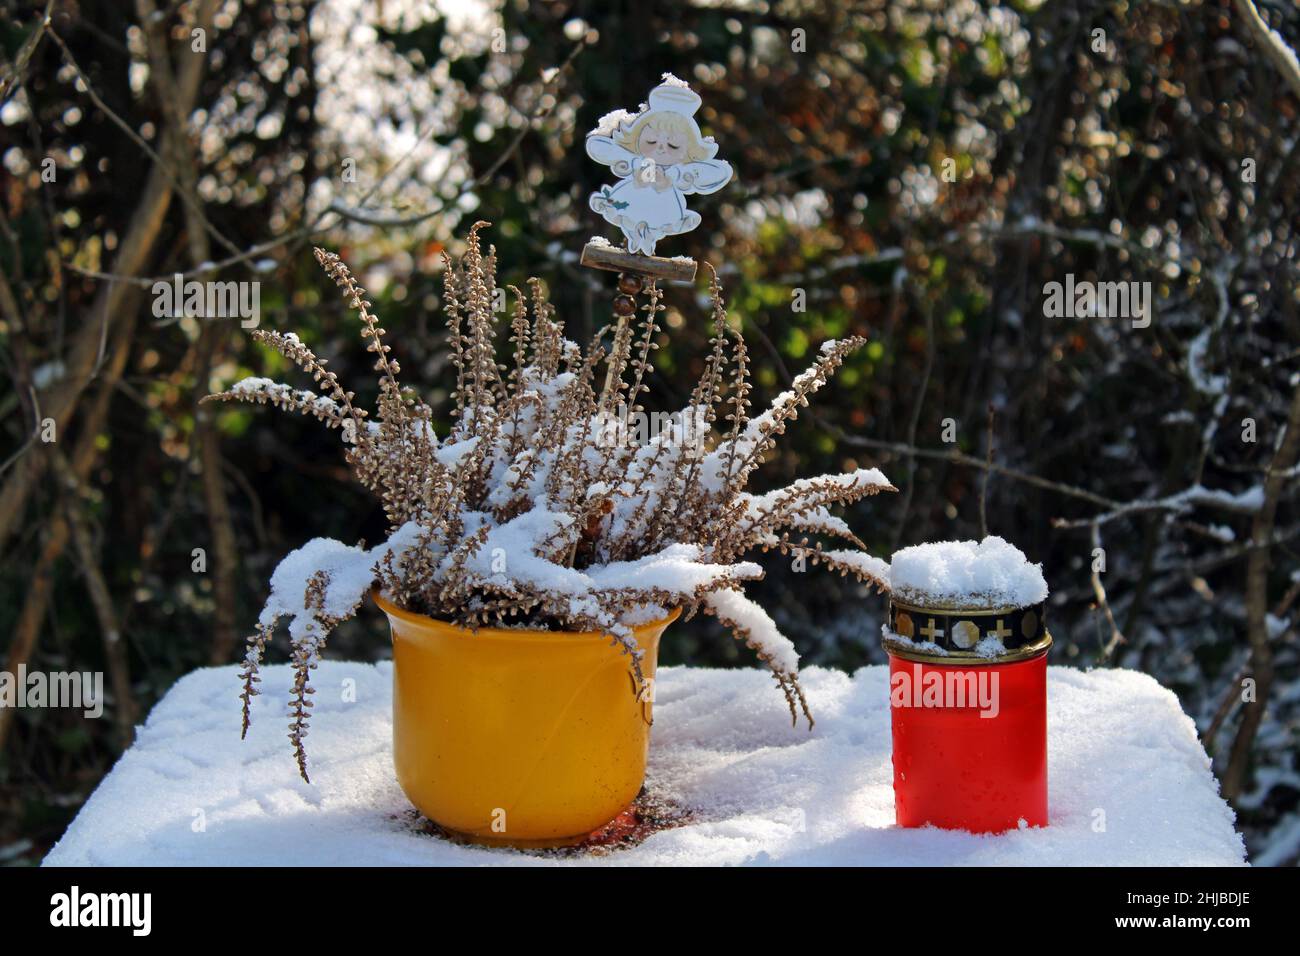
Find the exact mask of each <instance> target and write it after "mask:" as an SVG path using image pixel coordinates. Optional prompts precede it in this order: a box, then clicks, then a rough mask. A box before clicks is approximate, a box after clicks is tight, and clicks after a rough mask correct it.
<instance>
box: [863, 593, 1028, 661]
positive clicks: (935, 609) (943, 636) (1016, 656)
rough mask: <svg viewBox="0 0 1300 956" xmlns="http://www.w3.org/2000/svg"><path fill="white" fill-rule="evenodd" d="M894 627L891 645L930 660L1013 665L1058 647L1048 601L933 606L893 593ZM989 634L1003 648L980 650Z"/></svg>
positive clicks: (891, 648)
mask: <svg viewBox="0 0 1300 956" xmlns="http://www.w3.org/2000/svg"><path fill="white" fill-rule="evenodd" d="M888 627H889V636H887V637H885V638H884V640H883V642H882V643H883V644H884V647H885V650H887V651H888V652H889V653H890V654H893V655H894V656H896V657H902V658H904V659H906V660H914V661H921V662H923V663H928V664H1007V663H1012V662H1014V661H1023V660H1028V659H1029V658H1031V657H1037V656H1038V655H1039V654H1042V653H1044V652H1045V651H1046V650H1047V649H1048V648H1049V647H1051V646H1052V635H1051V634H1049V633H1048V631H1047V606H1046V602H1040V603H1038V604H1031V605H1029V606H1028V607H993V608H986V607H952V606H943V605H936V606H929V607H927V606H924V605H922V604H909V603H905V602H903V601H900V600H898V599H897V598H893V597H891V598H890V600H889V625H888ZM897 638H902V639H903V640H898V639H897ZM988 638H996V639H997V640H999V641H1000V642H1001V644H1002V650H1001V651H999V652H998V653H996V654H992V655H989V654H983V653H980V652H979V651H977V650H976V647H977V646H978V645H979V644H980V643H981V642H982V641H984V640H986V639H988ZM935 648H938V650H935Z"/></svg>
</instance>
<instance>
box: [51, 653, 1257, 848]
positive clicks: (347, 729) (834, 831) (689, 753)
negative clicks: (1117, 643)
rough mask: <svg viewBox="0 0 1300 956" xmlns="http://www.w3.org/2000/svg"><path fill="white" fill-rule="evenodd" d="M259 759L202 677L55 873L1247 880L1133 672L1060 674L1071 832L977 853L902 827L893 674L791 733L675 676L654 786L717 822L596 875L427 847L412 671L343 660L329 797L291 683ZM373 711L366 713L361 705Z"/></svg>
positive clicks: (151, 736) (1235, 843)
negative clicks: (788, 870)
mask: <svg viewBox="0 0 1300 956" xmlns="http://www.w3.org/2000/svg"><path fill="white" fill-rule="evenodd" d="M263 675H264V678H265V685H264V686H265V688H266V690H267V691H268V693H267V694H266V695H265V696H262V697H258V698H256V702H255V703H256V706H255V709H256V710H257V711H258V714H257V715H256V716H257V718H258V719H255V720H254V722H253V727H252V729H251V730H250V732H249V737H248V739H247V740H246V741H243V742H241V741H240V740H239V706H238V701H237V699H236V695H237V693H238V688H239V681H238V678H237V677H236V669H235V668H233V667H224V668H208V669H204V670H199V671H195V672H194V673H191V674H189V675H187V676H186V677H184V678H182V679H181V680H180V681H179V682H178V683H177V684H176V686H175V687H173V688H172V690H171V691H170V692H169V693H168V694H167V696H166V697H165V698H164V699H163V700H162V701H161V702H160V703H159V704H158V706H157V707H155V708H154V710H153V713H152V714H150V715H149V719H148V721H147V723H146V724H145V725H144V727H143V728H141V730H140V734H139V737H138V740H137V742H136V744H135V746H134V747H132V748H131V749H130V750H129V751H128V752H127V753H126V754H125V755H124V756H123V757H122V759H121V760H120V761H119V762H118V764H117V766H115V767H114V768H113V770H112V772H111V773H110V774H109V775H108V777H107V778H105V780H104V782H103V783H102V784H101V785H100V787H99V789H98V790H96V791H95V793H94V794H93V795H92V796H91V798H90V800H89V801H88V802H87V803H86V805H85V807H84V808H83V809H82V811H81V812H80V814H78V816H77V818H76V819H75V820H74V821H73V823H72V825H71V826H70V827H69V828H68V831H67V833H65V834H64V836H63V839H62V840H61V841H60V842H59V843H58V845H57V846H55V848H54V849H53V850H51V851H50V854H49V855H48V856H47V857H46V860H45V863H46V865H55V866H57V865H119V866H130V865H196V864H207V865H218V866H258V865H278V866H285V865H308V866H311V865H378V866H386V865H452V864H460V865H478V864H502V865H525V866H527V865H531V866H558V865H636V864H643V865H649V864H655V865H668V866H680V865H696V864H713V865H728V864H751V865H772V864H798V865H859V864H864V865H865V864H876V865H881V864H883V865H949V864H973V865H1115V866H1139V865H1140V866H1161V865H1167V864H1188V865H1193V864H1194V865H1229V864H1239V863H1241V862H1242V861H1243V859H1244V856H1245V849H1244V846H1243V844H1242V840H1241V837H1240V836H1239V835H1238V834H1237V833H1236V831H1235V830H1234V829H1233V814H1232V811H1231V810H1230V809H1229V808H1228V806H1227V805H1226V804H1225V803H1224V802H1223V800H1222V799H1220V797H1219V795H1218V789H1217V786H1216V784H1215V781H1214V778H1213V777H1212V776H1211V774H1210V767H1209V761H1208V759H1207V758H1206V756H1205V752H1204V751H1203V750H1202V749H1201V745H1200V743H1199V741H1198V740H1197V738H1196V732H1195V729H1194V727H1193V724H1192V721H1191V720H1190V719H1189V718H1188V717H1187V716H1186V715H1184V714H1183V712H1182V711H1181V710H1180V708H1179V706H1178V702H1177V700H1176V699H1175V697H1174V695H1173V694H1172V693H1170V692H1169V691H1167V690H1165V689H1163V688H1162V687H1160V686H1159V685H1158V684H1157V683H1156V682H1155V681H1154V680H1152V679H1151V678H1150V677H1148V676H1146V675H1144V674H1140V673H1136V672H1134V671H1125V670H1107V671H1093V672H1091V673H1085V672H1082V671H1078V670H1073V669H1069V668H1062V667H1053V668H1051V669H1050V670H1049V672H1048V675H1049V676H1048V696H1049V715H1048V733H1049V754H1050V756H1049V780H1050V784H1049V786H1050V801H1051V819H1052V825H1051V826H1049V827H1046V828H1043V829H1027V830H1020V831H1015V832H1012V833H1009V834H1005V835H1001V836H972V835H970V834H966V833H954V832H946V831H941V830H934V829H922V830H904V829H900V828H898V827H896V826H895V825H894V800H893V789H892V784H891V781H892V771H891V768H890V759H889V747H890V743H889V741H890V734H889V708H888V699H887V695H888V680H887V670H886V668H884V667H865V668H863V669H861V670H859V671H858V672H857V673H855V674H853V675H849V674H845V673H843V672H841V671H831V670H824V669H821V668H809V669H808V670H806V671H804V672H803V682H804V686H805V688H806V689H807V691H808V696H809V702H810V704H811V705H812V709H813V713H814V714H815V715H816V717H817V725H816V727H815V729H814V730H813V731H811V732H809V731H808V730H806V729H804V728H803V727H802V726H801V727H800V728H799V729H797V730H795V729H792V728H791V727H790V716H789V712H788V711H787V710H786V708H785V706H784V704H783V703H782V701H781V700H780V698H779V697H777V698H774V697H773V695H772V694H771V693H770V691H771V677H770V675H769V674H768V673H767V672H766V671H762V670H757V669H747V670H705V669H699V668H682V667H666V668H661V669H660V671H659V674H658V677H659V679H658V682H657V686H656V694H655V697H656V704H655V725H654V737H653V744H652V747H651V758H650V764H651V766H650V771H649V780H648V783H649V787H650V790H651V792H652V793H653V794H655V795H656V796H658V797H660V798H666V799H669V800H673V801H676V802H678V803H680V804H684V805H686V806H689V807H692V808H695V811H696V818H695V821H694V822H692V823H689V824H688V825H685V826H682V827H679V828H677V829H672V830H664V831H662V832H659V833H656V834H654V835H653V836H651V837H650V838H649V839H647V840H646V841H645V842H644V843H642V844H641V845H640V846H637V847H634V848H631V849H627V850H619V851H615V852H611V853H609V854H607V855H604V856H599V857H597V856H586V857H581V858H573V857H563V858H560V857H555V856H545V855H534V854H526V853H520V852H516V851H512V850H499V849H498V850H487V849H481V848H477V847H463V846H457V845H454V844H452V843H449V842H446V841H444V840H441V839H438V838H435V837H431V836H428V835H426V834H423V833H420V832H417V831H416V830H415V829H414V828H413V823H412V814H411V811H410V809H409V804H408V803H407V802H406V799H405V797H404V796H403V795H402V792H401V790H400V789H399V788H398V786H397V782H396V780H395V779H394V777H393V769H392V748H391V741H390V734H391V725H390V719H389V708H390V700H391V698H390V686H391V664H388V663H381V664H378V665H370V664H358V663H341V662H333V661H326V662H324V663H322V664H321V666H320V669H319V670H318V671H317V672H315V674H314V675H313V683H314V684H315V686H316V687H317V689H318V691H319V692H318V694H317V695H316V696H317V703H316V708H315V723H314V726H313V733H312V746H313V761H314V763H313V769H314V771H315V772H314V773H313V779H314V780H315V781H316V782H315V783H313V784H306V783H304V782H303V781H302V780H301V779H300V778H299V777H298V773H297V769H296V768H295V766H294V764H293V760H292V759H291V758H290V757H289V756H288V755H287V754H286V753H285V752H284V748H283V740H282V736H281V735H282V733H283V730H282V725H281V722H280V721H279V720H278V719H275V718H278V717H279V716H280V711H281V708H282V706H283V705H282V704H281V703H279V702H280V701H281V700H283V699H284V698H286V697H287V696H288V693H289V683H290V680H291V676H292V675H291V672H290V670H289V668H288V667H285V666H276V667H268V668H266V670H265V671H264V672H263ZM349 700H351V701H352V702H348V701H349Z"/></svg>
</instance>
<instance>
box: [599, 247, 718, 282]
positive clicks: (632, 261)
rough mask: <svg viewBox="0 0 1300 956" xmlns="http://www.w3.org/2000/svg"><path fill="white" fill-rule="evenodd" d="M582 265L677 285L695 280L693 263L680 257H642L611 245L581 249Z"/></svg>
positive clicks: (691, 260)
mask: <svg viewBox="0 0 1300 956" xmlns="http://www.w3.org/2000/svg"><path fill="white" fill-rule="evenodd" d="M581 262H582V264H583V265H584V266H587V267H588V268H589V269H605V270H607V271H609V272H631V273H635V274H637V275H643V276H650V277H651V278H653V279H668V280H675V281H678V282H693V281H694V280H695V269H696V265H695V260H694V259H687V258H686V257H684V256H681V257H678V258H676V259H665V258H663V257H661V256H646V255H641V254H639V253H631V252H625V251H624V250H622V249H616V248H614V247H613V246H611V245H608V244H602V243H598V242H589V243H587V244H586V245H585V246H583V248H582V260H581Z"/></svg>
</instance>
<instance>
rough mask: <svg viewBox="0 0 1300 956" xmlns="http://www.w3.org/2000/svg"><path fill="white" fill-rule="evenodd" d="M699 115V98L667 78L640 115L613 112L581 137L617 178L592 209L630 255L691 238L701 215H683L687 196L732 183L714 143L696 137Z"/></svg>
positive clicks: (596, 195)
mask: <svg viewBox="0 0 1300 956" xmlns="http://www.w3.org/2000/svg"><path fill="white" fill-rule="evenodd" d="M699 108H700V97H699V95H698V94H697V93H695V92H694V91H693V90H692V89H691V88H690V87H689V86H687V85H686V83H684V82H683V81H682V80H679V79H677V78H676V77H674V76H672V75H671V74H669V73H665V74H664V82H663V83H661V84H660V85H659V86H656V87H655V88H654V89H653V90H651V91H650V97H649V102H648V103H645V104H642V106H641V110H640V112H638V113H635V114H634V113H628V112H626V111H624V110H620V111H618V112H616V113H611V114H609V115H608V116H606V117H605V118H604V119H602V120H601V122H600V124H599V125H598V126H597V127H596V129H594V130H592V131H591V132H590V133H588V134H587V155H588V156H590V157H591V158H592V159H594V160H595V161H596V162H598V163H602V164H604V165H606V166H608V167H610V168H611V169H612V170H613V171H614V175H616V176H618V177H619V182H618V184H617V185H614V186H602V187H601V189H600V191H599V192H595V193H592V194H591V200H590V204H591V208H592V209H594V210H595V211H596V212H598V213H600V214H601V215H602V216H604V217H605V219H606V221H607V222H611V223H613V224H614V225H616V226H618V227H619V229H621V230H622V231H623V235H624V237H626V239H627V251H628V252H640V253H643V254H645V255H647V256H652V255H654V254H655V243H657V242H658V241H659V240H660V239H662V238H663V237H664V236H675V235H679V234H680V233H683V232H690V231H691V230H692V229H694V228H695V227H696V226H698V225H699V224H700V214H699V213H697V212H693V211H692V210H690V209H687V208H686V197H687V196H689V195H691V194H692V193H713V192H717V191H718V190H719V189H721V188H722V187H723V186H725V185H726V184H727V183H728V182H729V181H730V180H731V164H730V163H726V162H723V161H722V160H720V159H714V158H713V157H714V156H716V155H717V153H718V144H717V143H715V142H714V141H713V137H711V136H702V135H700V128H699V126H698V125H696V123H695V119H694V115H695V111H696V110H698V109H699Z"/></svg>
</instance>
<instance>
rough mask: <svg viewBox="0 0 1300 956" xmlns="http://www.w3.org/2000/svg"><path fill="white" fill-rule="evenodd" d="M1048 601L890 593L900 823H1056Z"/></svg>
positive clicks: (982, 828)
mask: <svg viewBox="0 0 1300 956" xmlns="http://www.w3.org/2000/svg"><path fill="white" fill-rule="evenodd" d="M1044 591H1045V588H1044ZM913 602H914V603H913ZM1044 610H1045V608H1044V605H1043V604H1042V603H1041V602H1040V603H1036V604H1033V605H1030V606H1026V607H1015V606H1000V607H988V606H985V607H978V606H955V605H953V604H950V603H945V604H939V603H937V602H933V601H930V600H927V599H926V598H924V597H921V598H919V599H916V598H913V599H912V601H909V602H907V603H905V602H904V601H902V600H900V599H899V597H898V595H897V594H895V596H894V597H893V598H891V600H890V607H889V623H888V625H887V626H886V628H885V639H884V646H885V650H886V651H887V652H888V653H889V693H890V718H891V724H892V728H893V763H894V806H895V817H896V819H897V821H898V825H899V826H903V827H921V826H926V825H927V824H929V825H933V826H936V827H940V828H942V829H948V830H968V831H970V832H972V833H1000V832H1003V831H1006V830H1011V829H1015V828H1017V827H1019V826H1024V825H1028V826H1046V825H1047V822H1048V815H1047V652H1048V649H1049V648H1050V646H1051V643H1052V638H1051V635H1050V634H1049V633H1048V632H1047V627H1046V622H1045V620H1044Z"/></svg>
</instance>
